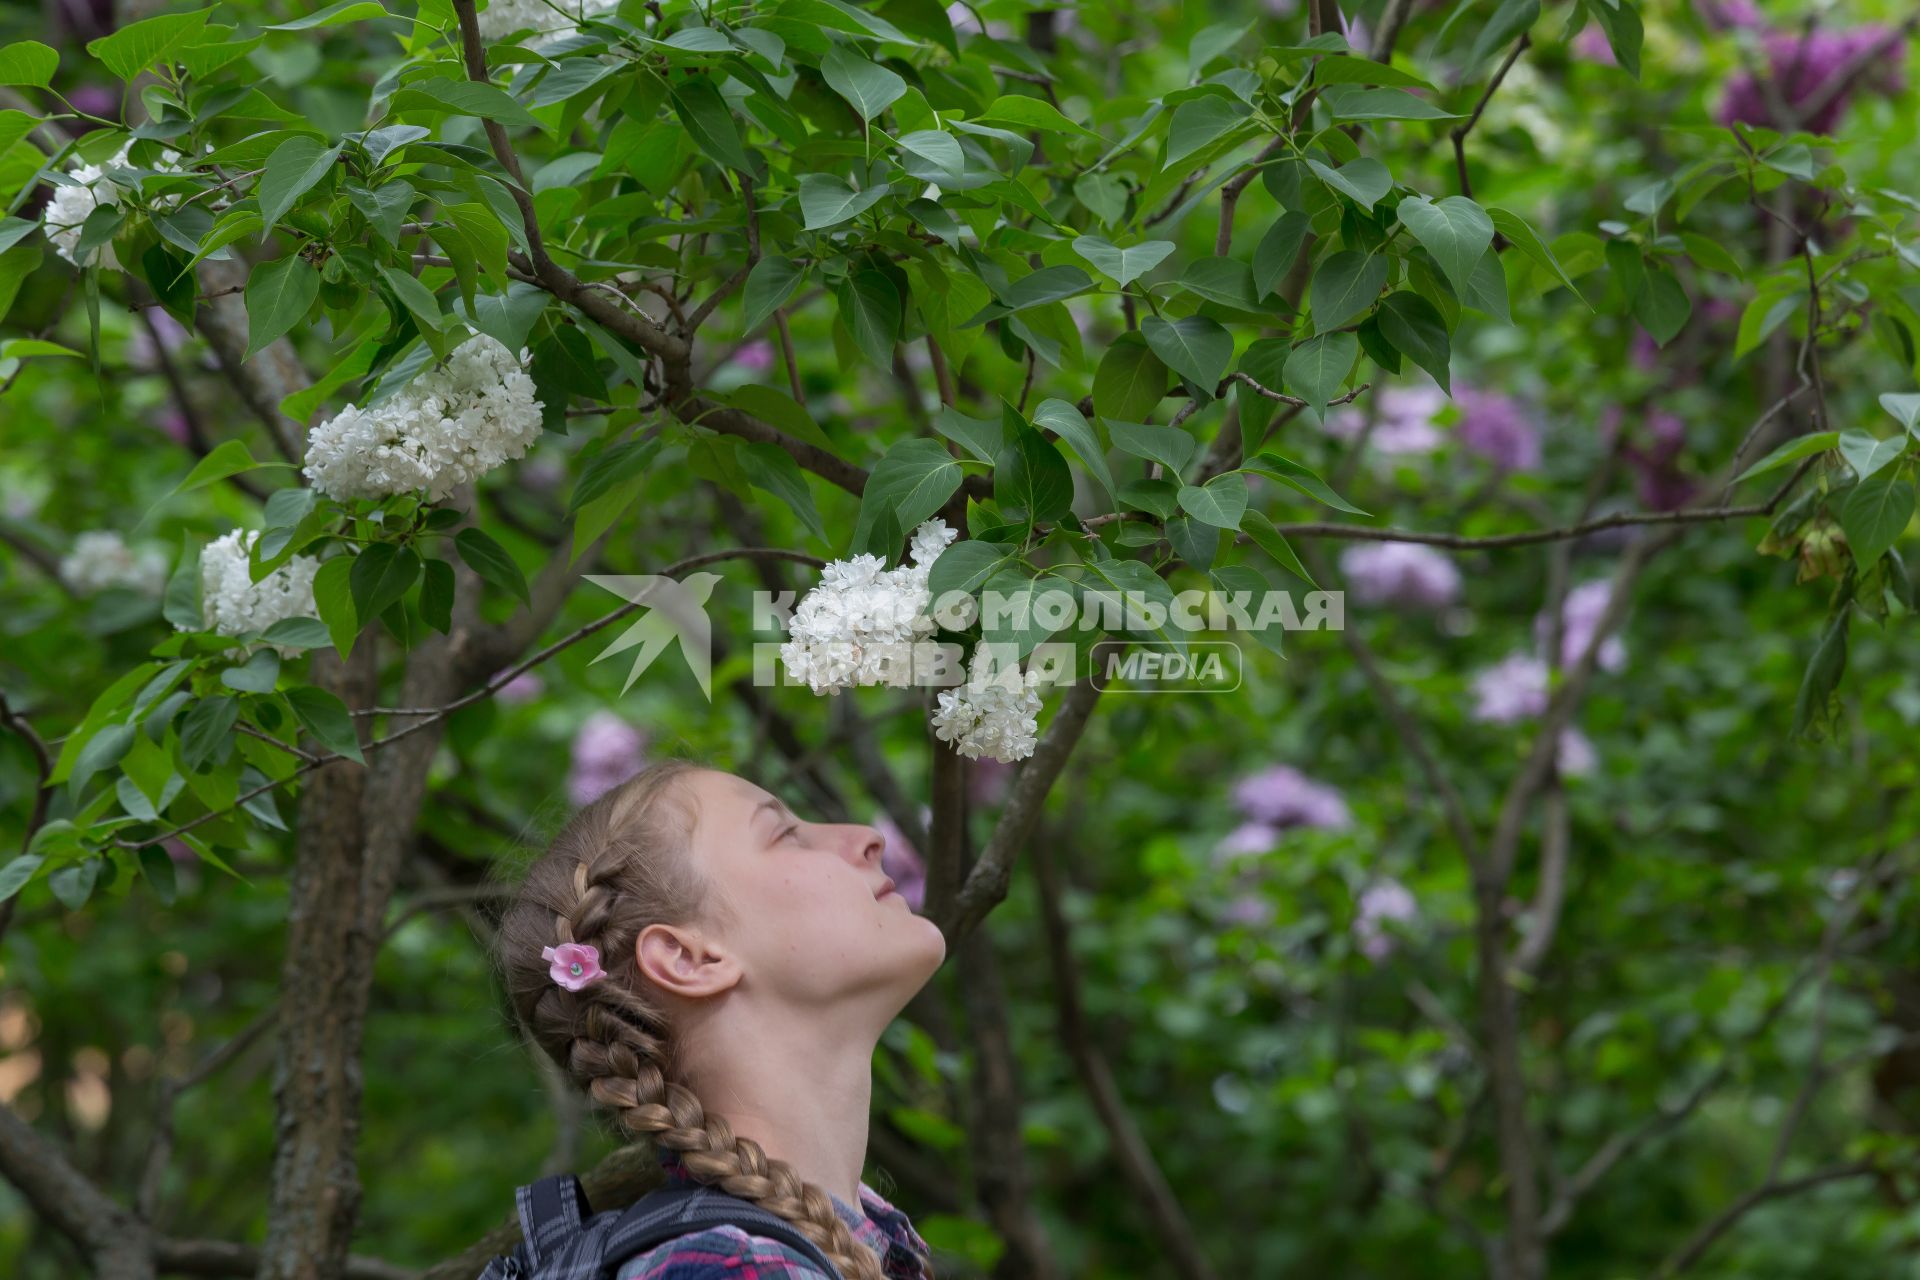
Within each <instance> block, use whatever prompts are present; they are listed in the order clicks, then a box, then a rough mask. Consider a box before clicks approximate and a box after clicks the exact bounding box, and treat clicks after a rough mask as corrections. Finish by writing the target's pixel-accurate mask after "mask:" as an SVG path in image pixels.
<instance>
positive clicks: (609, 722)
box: [567, 711, 647, 805]
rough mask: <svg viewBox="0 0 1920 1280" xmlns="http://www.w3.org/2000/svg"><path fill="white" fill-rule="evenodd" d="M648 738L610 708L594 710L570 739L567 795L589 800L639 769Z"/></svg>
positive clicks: (577, 801)
mask: <svg viewBox="0 0 1920 1280" xmlns="http://www.w3.org/2000/svg"><path fill="white" fill-rule="evenodd" d="M646 749H647V739H646V735H645V734H643V733H642V732H640V730H639V729H637V728H635V727H634V726H633V725H631V724H628V723H627V722H626V721H625V720H623V719H621V718H620V717H619V716H617V715H615V714H614V713H613V712H611V711H596V712H594V713H593V714H592V715H590V716H588V717H587V720H586V723H585V724H583V725H581V726H580V732H579V733H578V734H576V735H575V736H574V739H573V767H572V770H571V771H570V772H569V773H568V774H567V796H568V798H569V799H571V800H572V801H573V803H574V804H576V805H583V804H588V803H591V802H592V801H594V800H596V799H598V798H599V797H600V796H602V795H604V794H606V793H607V792H608V791H611V790H612V789H613V788H615V787H617V786H619V785H620V784H621V783H623V782H625V781H626V780H627V779H628V778H631V777H632V776H633V775H634V774H636V773H638V772H640V768H641V766H642V765H643V764H645V763H646Z"/></svg>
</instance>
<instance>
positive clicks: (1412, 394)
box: [1325, 382, 1447, 455]
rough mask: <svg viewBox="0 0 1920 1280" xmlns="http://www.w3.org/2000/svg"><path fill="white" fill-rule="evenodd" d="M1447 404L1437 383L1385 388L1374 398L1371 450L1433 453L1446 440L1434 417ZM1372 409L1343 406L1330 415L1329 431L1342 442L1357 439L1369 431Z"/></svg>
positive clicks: (1381, 452)
mask: <svg viewBox="0 0 1920 1280" xmlns="http://www.w3.org/2000/svg"><path fill="white" fill-rule="evenodd" d="M1446 403H1447V393H1446V392H1444V391H1442V390H1441V389H1440V387H1439V385H1438V384H1436V383H1433V382H1419V383H1413V384H1411V385H1406V386H1402V385H1398V384H1396V385H1394V386H1389V387H1382V388H1381V389H1380V391H1379V393H1378V394H1377V395H1375V396H1374V398H1373V406H1372V412H1373V413H1375V414H1377V415H1378V418H1377V420H1376V421H1375V423H1374V426H1373V432H1372V434H1370V435H1368V436H1367V450H1368V452H1370V453H1378V454H1383V455H1386V454H1421V453H1432V452H1433V451H1434V450H1435V449H1438V448H1439V447H1440V446H1441V444H1442V443H1444V441H1445V439H1446V437H1445V436H1443V435H1441V433H1440V430H1439V428H1437V427H1435V426H1434V425H1433V418H1434V415H1435V414H1437V413H1439V412H1440V410H1441V409H1442V408H1443V407H1444V406H1445V405H1446ZM1367 413H1368V410H1366V409H1362V408H1360V407H1358V406H1357V405H1351V404H1343V405H1341V406H1340V407H1339V408H1337V409H1335V410H1333V412H1331V413H1329V414H1328V415H1327V416H1326V419H1325V424H1326V430H1327V432H1328V433H1329V434H1330V435H1333V436H1336V437H1338V438H1340V439H1342V440H1354V439H1357V438H1358V437H1359V436H1360V433H1361V432H1362V431H1364V430H1366V425H1367Z"/></svg>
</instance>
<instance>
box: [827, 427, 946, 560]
mask: <svg viewBox="0 0 1920 1280" xmlns="http://www.w3.org/2000/svg"><path fill="white" fill-rule="evenodd" d="M960 476H961V471H960V464H959V463H958V462H956V461H954V459H953V457H952V455H951V454H949V453H948V452H947V451H946V448H945V447H944V446H943V445H941V443H940V442H939V441H938V440H928V439H925V438H924V437H909V438H908V439H905V440H902V441H900V442H899V443H897V444H895V445H894V446H893V447H892V448H891V449H888V450H887V452H886V455H885V456H884V457H882V458H881V459H880V461H879V462H878V463H876V464H875V465H874V468H873V472H872V474H870V475H869V476H868V477H867V487H866V490H865V492H863V493H862V494H861V496H860V514H859V515H858V516H857V517H856V518H855V521H854V527H853V540H852V550H853V551H855V552H860V551H870V552H873V553H874V554H876V555H884V556H888V557H891V556H892V554H893V553H894V551H895V550H897V548H896V547H893V546H891V545H881V546H876V545H874V542H875V540H876V539H875V534H876V529H877V528H878V529H884V527H885V524H886V522H885V521H883V520H881V519H880V517H881V515H882V514H883V513H885V514H890V515H892V517H893V519H894V521H895V523H896V524H897V525H898V527H899V529H900V530H901V531H902V533H909V532H911V531H912V530H913V529H914V527H915V526H917V525H918V524H919V523H920V522H921V521H923V520H925V519H926V518H927V517H929V516H931V515H933V514H934V513H935V512H937V511H939V510H940V508H941V507H942V506H944V505H945V504H946V501H947V499H948V498H950V497H952V496H953V491H954V490H955V489H958V488H959V487H960Z"/></svg>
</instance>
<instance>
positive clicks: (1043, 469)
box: [993, 410, 1073, 524]
mask: <svg viewBox="0 0 1920 1280" xmlns="http://www.w3.org/2000/svg"><path fill="white" fill-rule="evenodd" d="M1006 429H1007V431H1008V434H1009V435H1010V438H1009V439H1008V440H1007V443H1006V445H1005V446H1004V447H1003V448H1002V449H1001V450H1000V455H999V457H998V458H996V459H995V460H994V468H993V497H994V501H995V502H997V503H999V504H1000V508H1001V510H1002V511H1004V512H1006V513H1007V514H1008V515H1009V516H1013V515H1014V513H1016V512H1017V513H1019V514H1020V516H1021V517H1023V518H1024V519H1025V520H1026V522H1027V523H1029V524H1034V523H1038V522H1040V521H1043V520H1058V519H1060V517H1062V516H1064V515H1066V514H1068V513H1069V512H1070V511H1072V509H1073V473H1072V472H1071V471H1069V470H1068V469H1067V460H1066V459H1065V458H1063V457H1061V456H1060V450H1059V449H1057V448H1055V447H1054V445H1053V442H1052V441H1050V440H1048V439H1047V438H1046V437H1045V436H1043V435H1041V434H1040V433H1039V432H1038V431H1035V430H1033V429H1032V428H1031V427H1029V426H1027V425H1026V423H1024V422H1022V421H1021V420H1020V418H1019V416H1018V415H1017V414H1015V413H1013V412H1012V411H1011V410H1009V411H1008V412H1007V414H1006Z"/></svg>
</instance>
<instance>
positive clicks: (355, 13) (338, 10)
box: [267, 0, 393, 31]
mask: <svg viewBox="0 0 1920 1280" xmlns="http://www.w3.org/2000/svg"><path fill="white" fill-rule="evenodd" d="M392 16H393V15H392V14H390V13H388V12H387V11H386V10H385V9H384V8H382V7H381V6H380V5H378V4H375V3H374V0H339V3H338V4H330V5H328V6H327V7H326V8H324V9H318V10H315V11H314V12H313V13H310V14H308V15H307V16H306V17H304V18H295V19H294V20H293V21H291V22H279V23H275V24H274V25H272V26H270V27H268V28H267V30H269V31H310V30H312V29H313V28H314V27H337V26H340V25H341V24H342V23H347V22H366V21H369V20H370V19H373V18H390V17H392Z"/></svg>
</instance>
